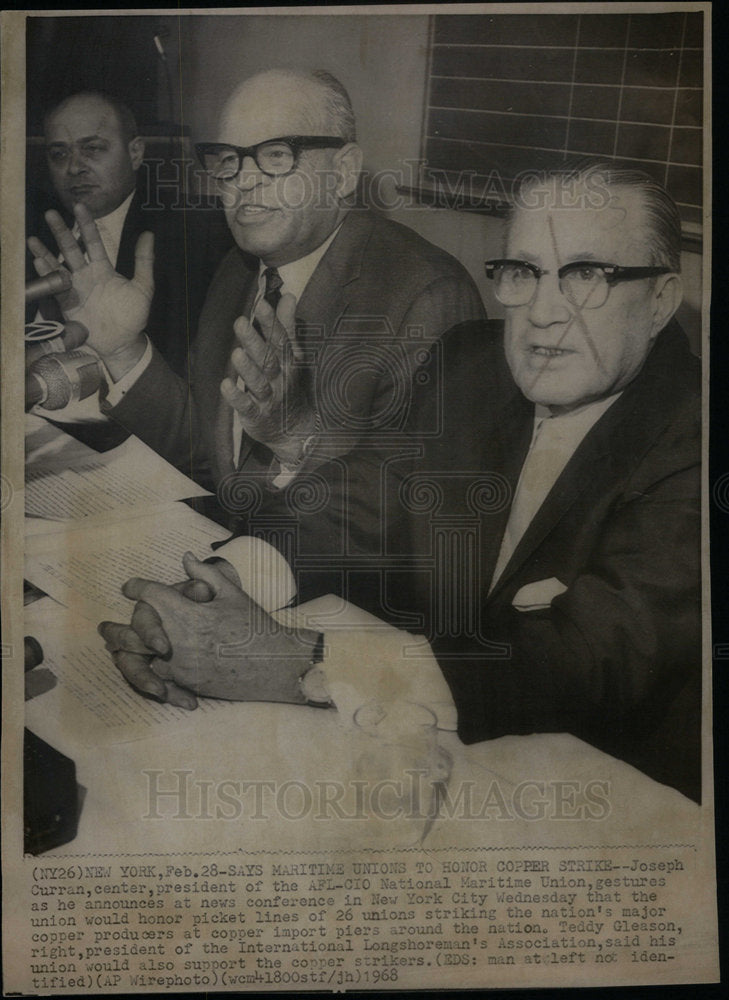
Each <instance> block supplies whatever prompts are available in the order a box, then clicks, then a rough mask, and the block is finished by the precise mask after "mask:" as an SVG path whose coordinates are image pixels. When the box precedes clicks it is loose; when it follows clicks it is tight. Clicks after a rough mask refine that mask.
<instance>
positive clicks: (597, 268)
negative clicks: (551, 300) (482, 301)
mask: <svg viewBox="0 0 729 1000" xmlns="http://www.w3.org/2000/svg"><path fill="white" fill-rule="evenodd" d="M484 267H485V268H486V276H487V277H489V278H491V279H492V280H493V282H494V293H495V295H496V298H497V299H498V300H499V302H501V303H502V305H505V306H524V305H527V303H529V302H531V301H532V299H533V298H534V296H535V295H536V294H537V286H538V284H539V281H540V279H541V278H542V276H543V275H545V274H551V273H552V272H550V271H543V270H542V269H541V268H540V267H537V266H536V265H535V264H530V263H529V262H528V261H526V260H487V261H486V263H485V264H484ZM670 272H671V269H670V268H669V267H621V266H620V265H619V264H604V263H602V262H598V261H592V260H575V261H572V262H571V263H569V264H565V265H564V266H563V267H560V269H559V270H558V271H557V278H558V280H559V289H560V291H561V292H562V294H563V295H564V297H565V298H566V299H567V300H568V301H569V302H571V303H572V305H573V306H577V308H578V309H599V308H600V306H604V305H605V303H606V302H607V297H608V295H609V294H610V289H611V288H612V287H613V285H616V284H618V282H620V281H636V280H638V279H639V278H652V277H655V276H656V275H658V274H670Z"/></svg>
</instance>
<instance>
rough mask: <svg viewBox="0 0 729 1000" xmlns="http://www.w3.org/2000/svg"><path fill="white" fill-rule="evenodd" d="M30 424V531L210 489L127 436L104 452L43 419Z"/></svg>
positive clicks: (27, 506)
mask: <svg viewBox="0 0 729 1000" xmlns="http://www.w3.org/2000/svg"><path fill="white" fill-rule="evenodd" d="M28 420H29V423H28V424H27V425H26V446H27V461H26V470H25V513H26V532H27V534H40V533H45V532H48V531H58V530H59V529H61V530H62V529H63V528H64V527H65V525H64V524H63V522H65V521H68V520H82V519H85V518H90V517H94V516H96V515H99V514H106V513H109V512H112V511H113V512H115V514H117V516H118V515H119V514H120V513H121V512H122V511H124V510H125V509H127V510H129V509H131V510H135V509H138V508H140V507H143V508H145V509H147V510H148V509H149V507H150V506H151V505H154V504H159V503H169V502H171V501H173V500H183V499H185V498H186V497H196V496H207V495H208V491H207V490H204V489H203V488H202V487H200V486H198V485H197V483H195V482H193V481H192V480H191V479H188V478H187V476H184V475H183V474H182V473H181V472H179V471H178V470H177V469H175V468H174V466H172V465H170V464H169V462H166V461H165V460H164V459H163V458H161V457H160V456H159V455H157V454H156V453H155V452H154V451H152V449H151V448H148V447H147V445H145V444H143V443H142V442H141V441H140V440H139V438H136V437H130V438H127V440H126V441H124V442H123V443H122V444H120V445H119V446H118V447H116V448H113V449H111V450H110V451H107V452H104V453H102V454H99V453H98V452H95V451H93V449H91V448H89V447H88V446H86V445H84V444H82V443H81V442H79V441H76V440H75V439H74V438H72V437H70V436H69V435H68V434H66V433H65V432H64V431H61V430H59V429H58V428H56V427H52V426H51V425H49V424H47V423H46V422H45V421H40V426H39V425H37V424H36V423H35V421H36V420H39V418H31V417H29V418H28Z"/></svg>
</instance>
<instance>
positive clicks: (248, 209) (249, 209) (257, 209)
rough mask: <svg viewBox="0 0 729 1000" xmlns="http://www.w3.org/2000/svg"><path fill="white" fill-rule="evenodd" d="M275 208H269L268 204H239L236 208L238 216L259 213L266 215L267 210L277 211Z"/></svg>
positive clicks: (250, 215)
mask: <svg viewBox="0 0 729 1000" xmlns="http://www.w3.org/2000/svg"><path fill="white" fill-rule="evenodd" d="M275 211H276V209H275V208H268V207H267V206H266V205H239V206H238V208H237V210H236V213H235V214H236V216H241V215H242V216H243V217H244V218H252V217H255V216H258V215H266V213H267V212H275Z"/></svg>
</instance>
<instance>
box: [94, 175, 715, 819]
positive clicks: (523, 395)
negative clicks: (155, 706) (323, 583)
mask: <svg viewBox="0 0 729 1000" xmlns="http://www.w3.org/2000/svg"><path fill="white" fill-rule="evenodd" d="M680 249H681V228H680V220H679V216H678V211H677V209H676V206H675V205H674V203H673V202H672V200H671V199H670V197H669V196H668V195H667V193H666V192H665V190H664V189H663V188H661V187H660V186H659V185H657V184H655V183H654V182H653V181H652V180H651V179H650V178H648V177H647V176H645V175H642V174H639V173H637V172H631V171H617V170H612V169H611V168H609V167H595V168H593V169H592V170H588V171H585V172H582V173H580V174H577V175H569V174H565V175H557V176H555V177H550V178H546V179H545V180H544V182H543V183H542V184H541V185H540V184H538V183H536V182H532V183H531V184H530V185H528V186H526V187H524V188H523V189H522V190H521V192H520V193H519V196H518V198H517V205H516V208H515V211H514V214H513V217H512V219H511V220H510V223H509V225H508V229H507V236H506V245H505V255H504V258H502V259H499V260H496V261H489V262H488V263H487V265H486V268H487V273H488V274H489V276H490V277H491V278H492V279H493V280H494V282H495V290H496V294H497V297H498V298H499V299H500V301H501V302H502V303H503V305H504V306H505V310H506V318H505V329H504V330H503V331H502V330H501V329H500V328H499V327H500V325H499V324H495V323H491V324H489V326H488V327H487V328H484V327H483V326H482V325H478V324H477V325H475V326H474V325H471V326H464V327H461V328H460V329H458V330H456V331H454V332H453V333H452V334H450V335H448V336H446V337H445V338H444V340H443V343H442V350H441V351H439V352H438V354H437V355H434V357H433V361H432V363H431V364H429V365H426V366H425V367H424V369H423V370H422V372H421V374H422V375H423V376H424V377H423V378H419V379H418V385H419V386H420V387H421V389H420V391H419V393H418V398H417V400H416V405H415V407H414V409H413V412H412V419H411V431H412V433H413V436H414V438H415V440H418V441H421V442H424V454H422V453H421V454H420V455H419V457H417V458H415V459H412V458H410V457H408V458H405V459H403V461H402V462H400V463H398V462H396V461H392V460H391V459H390V460H389V461H388V463H387V467H386V470H385V466H384V465H383V464H382V463H381V462H379V463H378V458H377V456H376V455H374V454H373V453H361V454H359V455H358V456H357V457H356V458H353V459H352V460H351V461H350V464H349V470H350V477H349V492H348V493H347V495H346V497H345V498H344V499H345V500H346V506H345V505H342V506H339V505H338V500H339V499H341V498H336V499H334V500H333V501H332V503H331V504H330V506H329V508H328V510H327V513H326V516H325V515H324V514H322V512H317V513H316V514H313V515H311V516H309V517H307V516H305V515H302V516H301V517H300V519H299V524H298V530H299V533H300V536H301V538H302V540H303V550H306V549H307V547H308V549H309V551H310V552H319V553H320V558H321V553H325V552H327V551H329V552H331V553H334V552H336V550H337V549H338V548H339V549H341V547H342V542H343V539H345V538H346V537H347V532H348V531H349V529H350V527H351V522H352V518H351V507H352V503H353V498H354V502H355V503H356V500H357V497H359V498H360V499H362V498H365V497H366V496H367V495H368V493H367V490H368V484H372V483H373V482H380V479H381V477H382V475H383V472H385V471H386V476H387V486H388V494H389V507H388V515H389V516H388V521H387V527H388V529H389V538H388V546H389V547H388V549H387V552H386V555H387V556H388V561H389V565H390V567H391V576H390V580H389V582H388V584H387V585H386V587H385V591H384V593H383V592H382V591H381V590H379V589H377V590H376V596H377V598H378V599H379V603H375V604H369V605H368V608H369V610H375V611H377V612H379V613H380V614H381V615H382V617H385V618H387V617H389V618H390V620H397V618H398V617H400V616H402V615H405V614H408V613H409V614H412V613H413V612H415V613H417V614H419V615H421V616H422V618H423V619H424V628H423V632H424V634H425V635H426V636H427V638H428V639H429V641H430V650H431V651H432V654H434V656H433V658H431V659H427V658H426V657H425V656H424V655H423V653H422V651H421V652H420V653H419V652H418V651H417V649H416V646H415V645H414V641H413V637H412V636H408V635H407V634H403V633H401V632H398V631H395V630H393V631H392V633H391V635H390V638H389V639H387V638H378V642H377V646H376V650H374V649H373V647H372V633H363V634H361V635H358V634H357V633H356V632H354V633H353V634H351V635H350V636H348V637H346V639H343V638H342V636H341V634H338V633H337V631H336V630H333V631H327V632H326V633H325V635H324V642H325V652H324V653H323V654H322V651H321V648H319V647H317V636H316V635H315V634H312V633H308V632H306V631H303V632H300V633H298V634H296V633H291V632H286V630H281V629H279V630H278V632H277V633H276V634H275V635H274V634H273V629H272V625H271V619H268V618H267V617H266V616H264V617H266V622H267V623H268V624H267V627H262V626H261V623H260V621H257V619H256V614H261V612H260V609H257V608H255V607H251V606H250V602H249V601H247V599H246V598H245V596H244V595H243V596H241V593H240V592H236V591H235V589H234V588H233V587H232V586H231V585H230V584H229V582H228V581H227V580H226V579H225V577H224V575H223V573H222V572H221V571H220V570H219V569H218V568H216V567H215V566H207V565H204V564H201V563H198V562H197V560H194V559H192V557H190V556H188V557H187V558H186V560H185V569H186V571H187V573H188V576H189V577H190V578H191V580H190V582H189V584H188V586H189V587H191V588H200V587H203V589H204V587H206V586H207V587H210V589H211V591H212V593H213V594H214V595H215V596H214V598H213V600H212V601H210V602H209V603H202V604H198V605H195V606H194V611H193V610H192V608H193V606H192V605H191V604H190V602H189V601H188V600H187V598H185V597H184V596H182V595H181V594H179V593H176V592H175V591H174V590H173V589H172V588H166V587H161V586H160V585H157V584H149V583H148V582H145V581H141V580H133V581H130V582H129V584H127V590H126V591H125V592H126V593H127V596H129V597H132V598H136V599H138V600H140V601H144V602H149V604H151V605H152V606H153V607H154V608H155V609H156V611H157V612H158V613H159V618H156V619H155V618H154V617H152V618H149V617H148V615H147V611H145V610H144V605H142V604H140V605H138V611H137V612H135V619H136V620H135V625H136V628H137V631H138V633H139V635H137V633H136V632H133V631H132V630H131V629H128V628H127V629H124V628H123V627H122V626H119V625H114V624H108V623H107V624H104V625H103V626H102V629H101V630H102V634H103V635H104V636H105V638H106V639H107V643H108V645H109V648H110V649H111V650H112V651H113V652H114V656H115V661H116V662H117V665H118V666H119V667H120V668H121V669H122V671H123V672H124V674H125V676H126V677H127V678H128V679H129V680H130V681H131V682H132V683H134V684H135V685H136V686H138V687H140V688H141V689H142V690H148V691H154V693H155V694H157V696H158V697H170V698H171V699H173V700H174V699H175V698H178V697H179V692H180V690H185V691H186V694H185V697H186V698H187V699H188V701H187V702H184V701H178V702H177V703H180V704H186V707H191V706H192V705H193V704H194V701H192V702H191V701H189V699H190V698H192V697H193V696H192V694H191V692H190V689H191V690H192V691H194V692H195V693H198V694H207V695H210V694H215V692H216V691H217V692H218V693H219V694H220V696H222V697H227V698H238V699H241V700H260V699H271V700H281V701H292V702H306V701H307V700H314V701H316V702H317V703H320V702H322V701H326V700H327V698H328V699H329V700H331V701H332V702H333V703H334V704H335V705H336V706H337V708H338V709H339V710H340V711H342V712H345V713H346V711H347V710H348V709H349V708H350V707H352V706H355V707H356V705H357V704H361V703H363V702H364V701H366V700H367V699H368V698H369V697H373V696H377V695H378V694H380V693H381V690H380V688H382V687H384V689H385V691H392V690H397V691H398V692H399V697H406V698H407V697H412V698H413V699H414V700H417V701H424V700H426V701H429V702H432V704H433V707H434V708H435V710H436V711H437V714H438V718H439V724H440V725H441V727H444V728H457V730H458V733H459V735H460V736H461V738H462V739H463V740H464V741H465V742H469V743H470V742H476V741H481V740H488V739H493V738H496V737H500V736H504V735H508V734H529V733H553V732H556V733H562V732H566V733H570V734H572V735H574V736H577V737H579V738H581V739H583V740H585V741H586V742H588V743H590V744H592V745H594V746H596V747H598V748H599V749H600V750H602V751H604V752H606V753H608V754H610V755H611V756H614V757H617V758H620V759H622V760H625V761H627V762H629V763H630V764H632V765H633V766H634V767H637V768H639V769H640V770H642V771H644V772H645V773H647V774H648V775H650V776H651V777H652V778H654V779H656V780H657V781H659V782H662V783H665V784H669V785H671V786H673V787H675V788H677V789H679V790H680V791H681V792H683V793H684V794H685V795H687V796H690V797H692V798H694V799H699V798H700V794H701V769H700V760H701V758H700V731H701V601H700V563H699V548H700V447H701V424H700V405H699V403H700V365H699V362H698V359H696V358H695V357H694V356H693V355H692V354H691V353H690V352H689V350H688V345H687V342H686V339H685V337H684V335H683V333H682V331H681V330H680V328H678V327H677V326H676V325H675V324H674V323H672V322H671V320H672V317H673V315H674V313H675V310H676V309H677V307H678V305H679V303H680V300H681V279H680V276H679V271H680ZM502 332H503V337H502ZM442 370H445V375H444V377H442V378H439V372H440V371H442ZM434 411H437V412H439V413H442V414H443V419H444V421H445V424H444V429H443V432H442V433H441V434H439V435H431V436H430V437H427V436H426V437H424V436H423V433H422V431H423V428H432V426H433V420H432V416H433V412H434ZM320 471H321V472H323V471H325V467H323V468H322V469H321V470H320ZM369 488H370V490H371V485H370V487H369ZM348 515H349V517H348ZM357 526H358V527H357V535H356V538H357V542H358V548H357V550H356V551H357V554H358V556H361V555H362V554H363V553H364V552H367V551H369V552H370V553H371V555H372V558H373V559H376V557H377V556H378V555H379V554H380V552H381V537H382V530H383V524H382V523H377V524H375V523H371V524H370V537H369V538H368V537H367V534H366V526H365V522H362V521H357ZM327 540H328V541H329V548H328V549H327ZM235 546H236V542H233V543H229V545H228V546H227V547H226V548H224V549H221V550H220V552H219V555H220V556H221V557H225V558H226V559H227V560H229V561H230V562H232V563H235V562H236V559H237V554H236V549H235ZM398 556H399V557H401V561H400V562H398V558H397V557H398ZM360 568H361V567H360ZM380 579H381V578H380ZM195 593H196V594H197V593H198V590H197V589H196V590H195ZM366 593H367V587H366V586H363V588H362V594H363V595H366ZM370 593H372V591H371V590H370ZM198 596H199V594H198ZM308 596H311V594H309V595H308ZM364 600H365V601H366V597H365V598H364ZM190 615H194V617H195V619H196V623H195V624H191V621H190ZM185 616H187V617H185ZM160 620H161V623H162V625H163V627H164V629H165V632H166V635H163V634H162V633H161V631H160V628H159V625H160ZM254 622H256V625H255V628H254V625H253V623H254ZM201 634H211V635H215V636H219V635H221V634H225V635H226V636H227V637H228V639H229V640H230V642H231V643H234V642H235V641H238V642H240V643H245V642H248V643H249V644H250V645H249V646H248V647H247V648H248V649H249V650H250V653H246V652H244V653H241V655H240V657H239V660H238V661H237V662H234V659H225V660H223V659H221V658H220V651H219V649H217V650H216V649H213V648H212V646H211V644H210V643H207V644H205V643H203V644H202V645H201V644H200V642H199V641H197V638H196V637H199V636H200V635H201ZM254 637H255V638H254ZM153 641H156V642H157V643H160V642H161V643H162V646H163V648H164V649H165V650H166V656H165V657H164V658H163V659H161V660H157V659H153V658H152V655H151V650H152V649H153V648H154V646H153ZM140 643H144V644H146V650H147V652H146V655H140V653H142V652H143V651H144V650H145V645H140ZM388 643H389V650H390V653H389V654H388V653H387V651H386V647H387V646H388ZM203 646H205V647H206V648H205V651H203V648H202V647H203ZM406 646H407V647H408V649H409V651H407V652H403V650H404V649H405V647H406ZM365 648H366V649H367V650H368V654H369V655H368V657H367V662H366V664H363V663H362V657H361V650H362V649H365ZM240 649H244V646H241V647H240ZM266 649H268V650H275V651H276V654H277V656H278V657H279V659H278V660H277V663H278V666H277V667H276V674H275V675H274V674H273V673H272V672H270V671H268V672H267V673H266V675H265V683H264V682H263V680H262V677H261V675H260V671H259V670H258V669H257V660H256V654H258V655H262V654H263V652H264V651H265V650H266ZM371 650H372V652H371ZM312 651H313V652H312ZM358 652H359V655H357V653H358ZM312 664H313V665H315V666H316V668H317V669H316V670H315V671H314V670H313V666H312ZM436 664H437V665H436ZM438 668H439V669H438ZM193 673H194V677H193ZM310 673H311V674H312V678H314V680H312V683H311V686H309V684H308V683H307V678H308V677H309V674H310ZM444 681H445V682H446V685H447V686H445V685H444ZM439 684H440V687H439ZM312 691H313V693H312ZM353 692H354V693H353Z"/></svg>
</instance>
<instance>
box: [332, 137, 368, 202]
mask: <svg viewBox="0 0 729 1000" xmlns="http://www.w3.org/2000/svg"><path fill="white" fill-rule="evenodd" d="M334 163H335V166H336V168H337V170H338V172H339V182H338V184H337V196H338V197H339V198H341V199H344V198H347V197H348V196H349V195H350V194H352V192H353V191H354V190H355V189H356V187H357V181H358V180H359V175H360V171H361V170H362V150H361V149H360V147H359V146H358V145H357V143H356V142H349V143H347V145H346V146H342V148H341V149H338V150H337V151H336V153H335V154H334Z"/></svg>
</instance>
